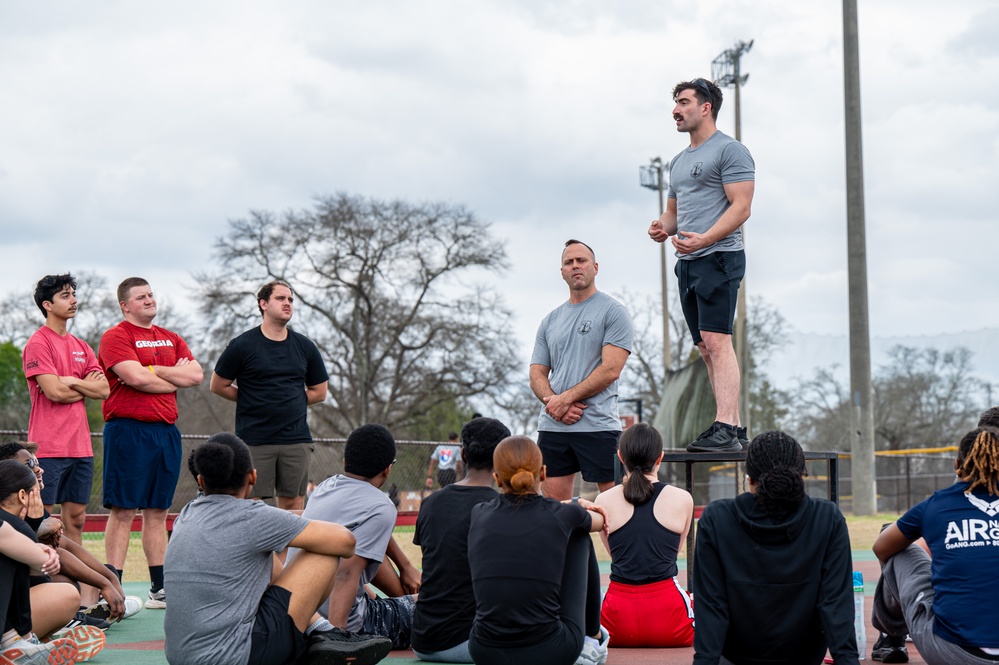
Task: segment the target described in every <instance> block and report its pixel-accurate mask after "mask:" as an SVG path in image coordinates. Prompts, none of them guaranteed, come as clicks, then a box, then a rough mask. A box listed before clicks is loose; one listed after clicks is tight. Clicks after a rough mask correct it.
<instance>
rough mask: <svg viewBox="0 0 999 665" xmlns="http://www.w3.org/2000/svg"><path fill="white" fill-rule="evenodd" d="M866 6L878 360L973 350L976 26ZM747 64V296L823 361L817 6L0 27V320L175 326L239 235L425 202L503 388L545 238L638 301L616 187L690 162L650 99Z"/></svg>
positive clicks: (653, 268) (840, 310)
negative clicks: (193, 290) (740, 48)
mask: <svg viewBox="0 0 999 665" xmlns="http://www.w3.org/2000/svg"><path fill="white" fill-rule="evenodd" d="M860 5H861V6H860V55H861V81H862V83H861V91H862V100H863V123H864V124H863V133H864V136H863V138H864V161H865V165H864V170H865V186H866V203H867V234H868V235H867V241H868V269H869V277H870V310H871V311H870V321H871V331H872V334H873V335H875V336H894V335H918V334H926V335H941V334H946V333H951V332H957V331H961V330H977V329H981V328H986V327H997V326H999V295H997V293H999V289H997V285H999V258H997V257H999V253H997V247H999V243H997V240H999V230H997V226H996V221H995V215H996V209H997V203H999V195H997V191H999V184H997V183H999V85H997V83H999V6H996V4H995V2H994V0H961V1H960V2H952V3H948V4H947V5H946V7H943V6H941V5H940V3H938V2H929V1H927V0H880V1H878V2H860ZM749 39H754V40H755V44H754V46H753V49H752V50H751V51H750V52H749V53H748V54H747V55H746V56H745V57H744V59H743V71H745V72H749V73H750V79H749V82H748V84H747V85H746V87H745V88H744V89H743V121H742V133H743V141H744V143H746V145H747V146H748V147H749V148H750V150H751V151H752V153H753V155H754V158H755V160H756V164H757V187H756V198H755V201H754V206H753V215H752V218H751V219H750V220H749V222H748V225H747V244H748V261H749V272H748V280H747V284H748V288H749V291H750V293H751V294H753V295H760V296H763V297H764V298H766V299H767V300H768V301H769V302H771V303H772V304H774V305H775V306H776V307H777V308H778V309H779V310H780V312H781V313H782V314H783V315H784V316H785V318H786V319H787V320H788V322H789V323H790V324H791V325H792V326H793V327H794V328H795V329H796V330H798V331H800V332H806V333H812V332H814V333H823V334H834V335H836V334H846V332H847V299H846V292H847V258H846V212H845V204H846V195H845V180H846V176H845V167H844V130H843V74H842V70H843V65H842V62H843V56H842V15H841V6H840V3H838V2H821V3H820V2H814V1H807V2H792V1H791V0H715V1H706V2H686V1H684V2H679V1H666V2H663V1H658V2H652V1H649V2H642V1H632V2H600V1H597V0H590V1H584V0H578V1H555V0H525V1H523V2H514V1H509V2H499V1H497V2H488V1H474V2H473V1H467V2H458V1H457V0H454V1H450V2H445V1H443V0H441V1H432V0H421V1H414V2H405V3H404V2H387V1H385V0H366V1H365V2H352V3H347V2H324V1H319V0H315V1H290V2H283V3H272V2H201V1H199V2H184V1H181V2H172V3H153V2H140V1H130V2H124V1H120V2H114V1H110V0H109V1H105V2H87V3H82V2H69V1H65V0H53V1H51V2H45V3H14V2H2V3H0V99H2V102H0V232H2V236H3V241H2V247H0V285H2V286H0V295H6V294H7V293H10V292H23V291H27V290H29V289H30V288H31V287H32V285H33V283H34V281H35V280H36V279H37V278H38V277H39V276H41V275H42V274H45V273H51V272H61V271H65V270H71V271H74V272H79V271H82V270H94V271H96V272H98V273H100V274H102V275H104V276H106V277H107V279H108V281H109V283H111V284H117V282H118V281H119V280H120V279H121V278H123V277H125V276H128V275H131V274H141V275H144V276H146V277H147V278H148V279H149V280H150V281H151V282H152V285H153V288H154V290H155V291H156V292H157V293H158V295H159V296H160V297H161V298H162V299H166V300H167V301H168V302H169V303H170V304H171V305H174V306H177V307H180V308H182V309H183V307H184V306H185V300H186V298H185V292H187V291H188V290H189V289H190V287H191V285H192V283H193V279H192V277H191V274H192V272H194V271H197V270H200V269H204V268H205V267H206V265H207V263H208V262H209V261H210V258H211V246H212V243H213V241H214V240H215V238H217V237H218V236H220V235H222V234H223V233H224V232H225V230H226V223H227V220H229V219H234V218H238V217H241V216H244V215H245V214H246V213H247V211H248V210H251V209H269V210H275V211H281V210H286V209H289V208H303V207H307V206H309V205H310V204H311V202H312V200H313V197H315V196H316V195H320V194H328V193H333V192H336V191H344V192H348V193H351V194H358V195H363V196H372V197H378V198H383V199H391V198H397V197H398V198H403V199H407V200H411V201H446V202H451V203H460V204H463V205H466V206H467V207H469V208H470V209H472V210H473V211H475V212H476V213H477V214H478V215H479V216H480V217H481V218H483V219H484V220H487V221H489V222H491V223H492V224H493V229H494V232H495V234H496V236H497V237H498V238H500V239H502V240H504V241H505V242H506V243H507V248H508V252H509V257H510V261H509V265H508V266H507V270H506V272H505V273H503V274H491V275H489V276H488V278H489V279H493V280H497V286H498V287H499V288H500V289H501V290H502V291H503V293H504V294H505V297H506V302H507V304H508V306H510V307H511V309H513V310H514V311H515V312H516V314H517V321H518V323H517V328H516V330H513V331H511V333H512V334H515V335H517V336H518V337H519V338H521V339H522V340H523V343H524V346H525V351H524V355H525V361H526V358H527V356H528V355H529V349H528V348H526V347H528V346H529V344H530V341H531V340H532V339H533V334H534V329H535V327H536V326H537V323H538V321H539V320H540V319H541V317H542V316H543V315H544V313H545V312H547V311H548V310H549V309H551V308H552V307H554V306H555V305H556V304H558V302H560V301H561V300H563V299H564V298H565V295H566V287H565V285H564V283H562V282H561V281H560V280H559V277H558V272H557V270H558V258H559V252H560V248H561V244H562V242H563V241H564V240H565V239H566V238H568V237H570V236H575V237H579V238H582V239H584V240H586V241H587V242H589V243H590V244H592V245H593V246H594V247H595V249H596V250H597V258H598V261H599V263H600V268H601V271H600V276H599V277H598V280H597V282H598V285H599V286H600V288H601V289H602V290H605V291H610V292H616V291H620V290H621V289H622V288H627V289H629V290H630V291H632V292H634V293H638V294H643V293H648V294H657V293H658V285H659V268H658V249H657V246H655V245H654V244H653V243H652V242H651V241H649V240H648V238H647V236H646V234H645V231H646V228H647V226H648V224H649V222H650V221H651V220H652V218H653V217H654V216H656V214H657V212H658V202H657V199H656V195H655V193H654V192H652V191H650V190H647V189H642V188H640V187H639V179H638V167H639V166H640V165H642V164H647V163H648V162H649V159H650V158H652V157H655V156H662V157H663V158H664V159H669V158H670V157H671V156H672V155H674V154H675V153H677V152H678V151H680V150H681V149H683V147H684V146H685V145H686V144H687V136H686V135H684V134H677V132H676V131H675V129H674V127H673V123H672V120H671V117H670V111H671V109H672V107H673V105H672V102H671V100H670V90H671V88H672V86H673V85H674V84H675V83H676V82H677V81H680V80H683V79H689V78H693V77H695V76H710V73H711V70H710V63H711V60H712V59H713V58H714V57H715V56H716V55H718V54H719V53H721V52H722V51H723V50H725V49H727V48H730V47H731V46H733V45H734V44H735V42H736V41H738V40H747V41H748V40H749ZM729 97H730V98H729V99H728V100H727V102H726V104H725V105H724V107H723V108H722V110H721V116H720V118H719V126H720V128H721V129H722V130H723V131H726V132H727V133H730V134H732V133H734V115H733V106H734V105H733V104H732V100H731V95H729ZM671 264H672V260H671ZM670 280H671V282H670V284H671V286H672V287H673V288H675V282H673V281H672V275H671V276H670ZM839 360H840V361H841V362H845V359H839Z"/></svg>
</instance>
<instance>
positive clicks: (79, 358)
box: [72, 351, 87, 363]
mask: <svg viewBox="0 0 999 665" xmlns="http://www.w3.org/2000/svg"><path fill="white" fill-rule="evenodd" d="M72 355H73V362H75V363H86V362H87V359H86V358H85V357H84V353H83V351H73V352H72Z"/></svg>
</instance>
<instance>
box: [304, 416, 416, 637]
mask: <svg viewBox="0 0 999 665" xmlns="http://www.w3.org/2000/svg"><path fill="white" fill-rule="evenodd" d="M395 450H396V449H395V439H394V438H392V434H391V433H390V432H389V431H388V430H387V429H386V428H385V427H383V426H382V425H362V426H361V427H358V428H357V429H355V430H354V431H353V432H351V433H350V436H349V437H347V444H346V446H345V447H344V451H343V470H344V472H343V473H342V474H337V475H335V476H330V477H329V478H327V479H326V480H324V481H323V482H321V483H319V485H317V486H316V489H315V491H314V492H313V493H312V495H311V496H310V497H309V502H308V504H307V505H306V507H305V510H304V511H303V512H302V516H303V517H307V518H309V519H312V520H322V521H326V522H336V523H338V524H343V525H345V526H347V527H348V528H349V529H350V531H351V533H353V534H354V537H355V538H356V539H357V544H356V546H355V548H354V556H352V557H350V558H345V559H344V560H343V562H342V563H341V564H340V568H339V569H338V570H337V573H336V579H335V580H334V583H333V589H332V592H331V593H329V594H327V595H328V596H329V602H328V603H324V604H323V606H322V607H321V608H320V610H319V611H320V613H321V614H323V615H324V616H326V617H327V618H328V619H329V621H330V623H331V624H333V625H334V626H337V627H338V628H342V629H344V630H346V631H348V632H350V633H365V634H369V635H381V636H383V637H388V638H390V639H391V640H392V646H393V648H396V649H408V648H409V646H410V627H411V626H412V623H413V609H414V607H415V605H416V596H415V595H410V594H409V593H407V591H409V590H414V591H415V589H414V585H415V586H416V588H418V582H413V581H410V580H411V579H412V577H413V576H414V574H415V576H416V578H417V579H418V578H419V573H418V572H417V571H416V569H415V568H414V567H413V565H412V564H411V563H409V560H408V559H406V557H405V555H404V554H402V550H401V549H400V548H399V545H398V543H396V542H395V540H394V539H393V538H392V530H393V529H394V528H395V520H396V515H397V511H396V508H395V506H394V505H393V504H392V501H391V499H389V497H388V495H386V494H385V493H384V492H382V491H381V487H382V486H383V485H384V484H385V481H386V480H388V476H389V473H390V472H391V470H392V465H393V464H394V463H395ZM297 556H299V553H298V552H297V551H295V550H291V551H289V553H288V557H289V559H290V560H292V561H294V560H295V557H297ZM386 556H387V557H388V558H390V559H392V560H393V561H395V562H396V563H397V564H398V565H399V566H400V573H399V574H396V572H395V570H394V569H393V568H392V565H391V564H390V563H389V562H388V561H385V559H386ZM368 582H371V583H372V584H374V585H375V586H376V587H378V588H379V589H381V590H382V591H384V592H385V593H386V594H387V595H388V596H389V597H388V598H376V597H372V596H369V595H368V592H367V589H366V588H365V585H366V584H367V583H368Z"/></svg>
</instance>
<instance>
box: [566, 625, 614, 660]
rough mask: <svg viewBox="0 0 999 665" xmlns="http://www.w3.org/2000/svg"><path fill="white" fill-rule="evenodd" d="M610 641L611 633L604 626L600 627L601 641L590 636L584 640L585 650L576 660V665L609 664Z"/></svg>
mask: <svg viewBox="0 0 999 665" xmlns="http://www.w3.org/2000/svg"><path fill="white" fill-rule="evenodd" d="M609 641H610V633H608V632H607V629H606V628H604V627H603V626H600V639H599V640H596V639H594V638H592V637H590V636H589V635H587V636H585V637H584V638H583V650H582V651H581V652H580V654H579V658H577V659H576V663H575V665H603V664H604V663H606V662H607V642H609Z"/></svg>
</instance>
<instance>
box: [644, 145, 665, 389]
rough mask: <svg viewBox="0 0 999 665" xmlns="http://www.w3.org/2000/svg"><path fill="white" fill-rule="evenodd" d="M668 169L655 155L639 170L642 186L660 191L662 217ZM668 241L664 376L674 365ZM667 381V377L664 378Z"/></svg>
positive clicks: (662, 276) (661, 258)
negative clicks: (670, 326) (664, 178)
mask: <svg viewBox="0 0 999 665" xmlns="http://www.w3.org/2000/svg"><path fill="white" fill-rule="evenodd" d="M665 171H666V165H665V164H663V160H662V159H661V158H660V157H653V158H652V159H651V160H649V165H648V166H642V167H640V170H639V175H640V183H641V185H642V187H647V188H649V189H655V190H657V191H658V192H659V216H660V217H662V216H663V213H664V212H665V211H666V208H665V207H664V201H663V189H664V188H665V185H664V184H663V173H664V172H665ZM666 270H667V268H666V243H660V244H659V277H660V284H659V286H660V290H661V292H662V311H663V377H666V376H668V375H669V370H670V367H671V366H672V361H673V356H672V345H671V343H670V334H669V291H668V290H667V288H668V287H667V283H666ZM664 381H665V378H664Z"/></svg>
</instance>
